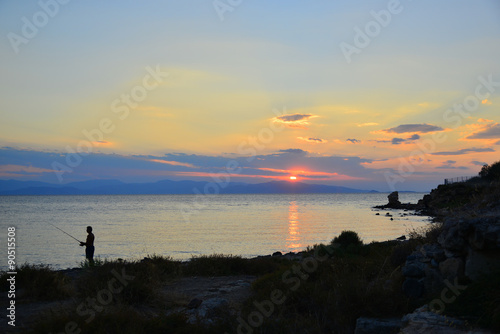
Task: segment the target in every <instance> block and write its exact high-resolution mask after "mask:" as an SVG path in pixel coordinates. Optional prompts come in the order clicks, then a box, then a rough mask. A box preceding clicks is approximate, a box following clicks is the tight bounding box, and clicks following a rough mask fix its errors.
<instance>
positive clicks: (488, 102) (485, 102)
mask: <svg viewBox="0 0 500 334" xmlns="http://www.w3.org/2000/svg"><path fill="white" fill-rule="evenodd" d="M481 103H482V104H486V105H487V106H491V105H492V102H491V101H490V100H488V99H484V100H482V101H481Z"/></svg>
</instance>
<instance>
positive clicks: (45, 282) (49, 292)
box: [0, 264, 69, 300]
mask: <svg viewBox="0 0 500 334" xmlns="http://www.w3.org/2000/svg"><path fill="white" fill-rule="evenodd" d="M16 272H17V275H16V285H18V286H19V288H22V290H24V293H23V295H26V296H27V297H28V298H30V299H35V300H57V299H62V298H65V297H67V296H68V295H69V288H68V284H69V279H68V278H67V277H66V276H65V275H64V274H62V273H61V272H58V271H53V270H52V269H51V268H50V267H49V266H47V265H33V264H23V265H22V266H21V267H17V268H16ZM9 276H10V275H8V274H7V273H4V274H2V275H1V276H0V280H1V282H2V283H1V288H0V289H1V290H7V288H8V284H7V283H8V282H7V278H8V277H9ZM18 292H21V290H20V291H18Z"/></svg>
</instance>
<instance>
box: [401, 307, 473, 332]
mask: <svg viewBox="0 0 500 334" xmlns="http://www.w3.org/2000/svg"><path fill="white" fill-rule="evenodd" d="M402 322H403V328H402V329H401V332H400V333H404V334H417V333H418V334H421V333H426V334H441V333H447V334H461V333H466V331H465V323H464V322H463V321H462V320H458V319H453V318H450V317H445V316H442V315H439V314H437V313H434V312H431V311H429V308H428V306H427V305H426V306H422V307H420V308H418V309H416V310H415V312H413V313H410V314H407V315H405V316H404V317H403V319H402Z"/></svg>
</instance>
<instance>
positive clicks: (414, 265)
mask: <svg viewBox="0 0 500 334" xmlns="http://www.w3.org/2000/svg"><path fill="white" fill-rule="evenodd" d="M425 267H426V265H425V264H424V263H422V262H410V263H407V264H406V265H405V266H404V267H403V268H402V270H401V271H402V273H403V275H404V276H405V277H416V278H421V277H424V276H425Z"/></svg>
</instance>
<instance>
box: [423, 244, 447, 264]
mask: <svg viewBox="0 0 500 334" xmlns="http://www.w3.org/2000/svg"><path fill="white" fill-rule="evenodd" d="M420 253H422V255H423V256H424V257H427V258H430V259H434V260H436V262H441V261H444V260H445V259H446V256H445V254H444V250H443V248H442V247H441V246H440V245H439V244H425V245H423V246H422V247H420Z"/></svg>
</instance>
